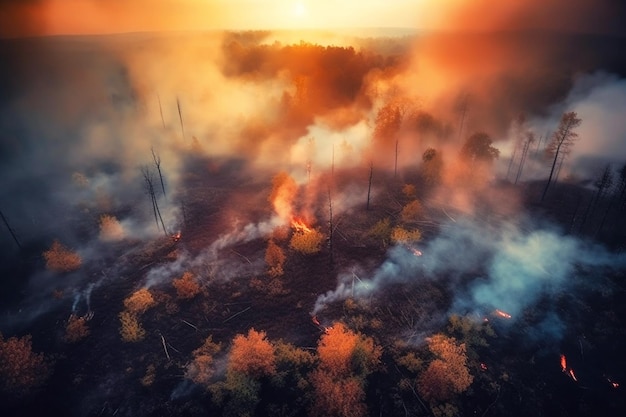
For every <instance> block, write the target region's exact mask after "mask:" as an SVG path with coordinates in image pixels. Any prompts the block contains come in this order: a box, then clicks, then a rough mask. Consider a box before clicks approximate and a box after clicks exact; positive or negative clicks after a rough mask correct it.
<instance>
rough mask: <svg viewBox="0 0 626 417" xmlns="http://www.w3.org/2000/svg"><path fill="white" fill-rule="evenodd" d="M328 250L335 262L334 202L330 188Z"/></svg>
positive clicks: (331, 259)
mask: <svg viewBox="0 0 626 417" xmlns="http://www.w3.org/2000/svg"><path fill="white" fill-rule="evenodd" d="M328 250H329V251H330V261H331V262H332V261H333V200H332V197H331V195H330V187H328Z"/></svg>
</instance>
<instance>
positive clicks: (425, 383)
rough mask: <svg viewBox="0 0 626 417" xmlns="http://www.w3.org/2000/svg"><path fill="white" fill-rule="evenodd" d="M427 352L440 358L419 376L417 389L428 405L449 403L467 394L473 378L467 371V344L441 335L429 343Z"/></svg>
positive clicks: (434, 337)
mask: <svg viewBox="0 0 626 417" xmlns="http://www.w3.org/2000/svg"><path fill="white" fill-rule="evenodd" d="M428 348H429V349H430V351H431V352H432V353H433V354H434V355H435V356H437V359H435V360H433V361H432V362H431V363H430V364H429V366H428V368H427V369H426V370H425V371H424V372H423V373H422V374H421V375H420V376H419V378H418V380H417V388H418V391H419V392H420V394H421V395H422V396H423V397H424V399H426V400H428V401H446V400H449V399H451V398H452V397H453V396H454V395H455V394H458V393H461V392H464V391H465V390H467V388H469V386H470V385H471V384H472V381H473V380H474V378H473V377H472V375H471V374H470V373H469V369H468V367H467V355H466V351H465V344H464V343H461V344H458V343H457V342H456V340H455V339H454V338H451V337H446V336H444V335H441V334H437V335H434V336H433V337H431V338H430V339H429V341H428Z"/></svg>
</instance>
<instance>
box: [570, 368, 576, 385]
mask: <svg viewBox="0 0 626 417" xmlns="http://www.w3.org/2000/svg"><path fill="white" fill-rule="evenodd" d="M568 375H569V376H570V377H571V378H572V379H573V380H574V381H576V382H578V379H576V375H574V370H573V369H572V368H569V372H568Z"/></svg>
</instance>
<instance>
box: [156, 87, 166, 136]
mask: <svg viewBox="0 0 626 417" xmlns="http://www.w3.org/2000/svg"><path fill="white" fill-rule="evenodd" d="M157 100H158V101H159V113H160V114H161V123H162V124H163V129H165V119H164V118H163V106H162V105H161V96H159V93H157Z"/></svg>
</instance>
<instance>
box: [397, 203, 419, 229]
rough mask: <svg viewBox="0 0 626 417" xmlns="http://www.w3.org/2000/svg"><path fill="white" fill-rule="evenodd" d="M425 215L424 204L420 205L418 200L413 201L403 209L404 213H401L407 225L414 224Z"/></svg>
mask: <svg viewBox="0 0 626 417" xmlns="http://www.w3.org/2000/svg"><path fill="white" fill-rule="evenodd" d="M423 215H424V207H422V203H420V202H419V201H418V200H413V201H411V202H409V203H408V204H407V205H405V206H404V207H403V208H402V212H401V213H400V217H401V218H402V221H403V222H406V223H410V222H414V221H416V220H418V219H419V218H420V217H421V216H423Z"/></svg>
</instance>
